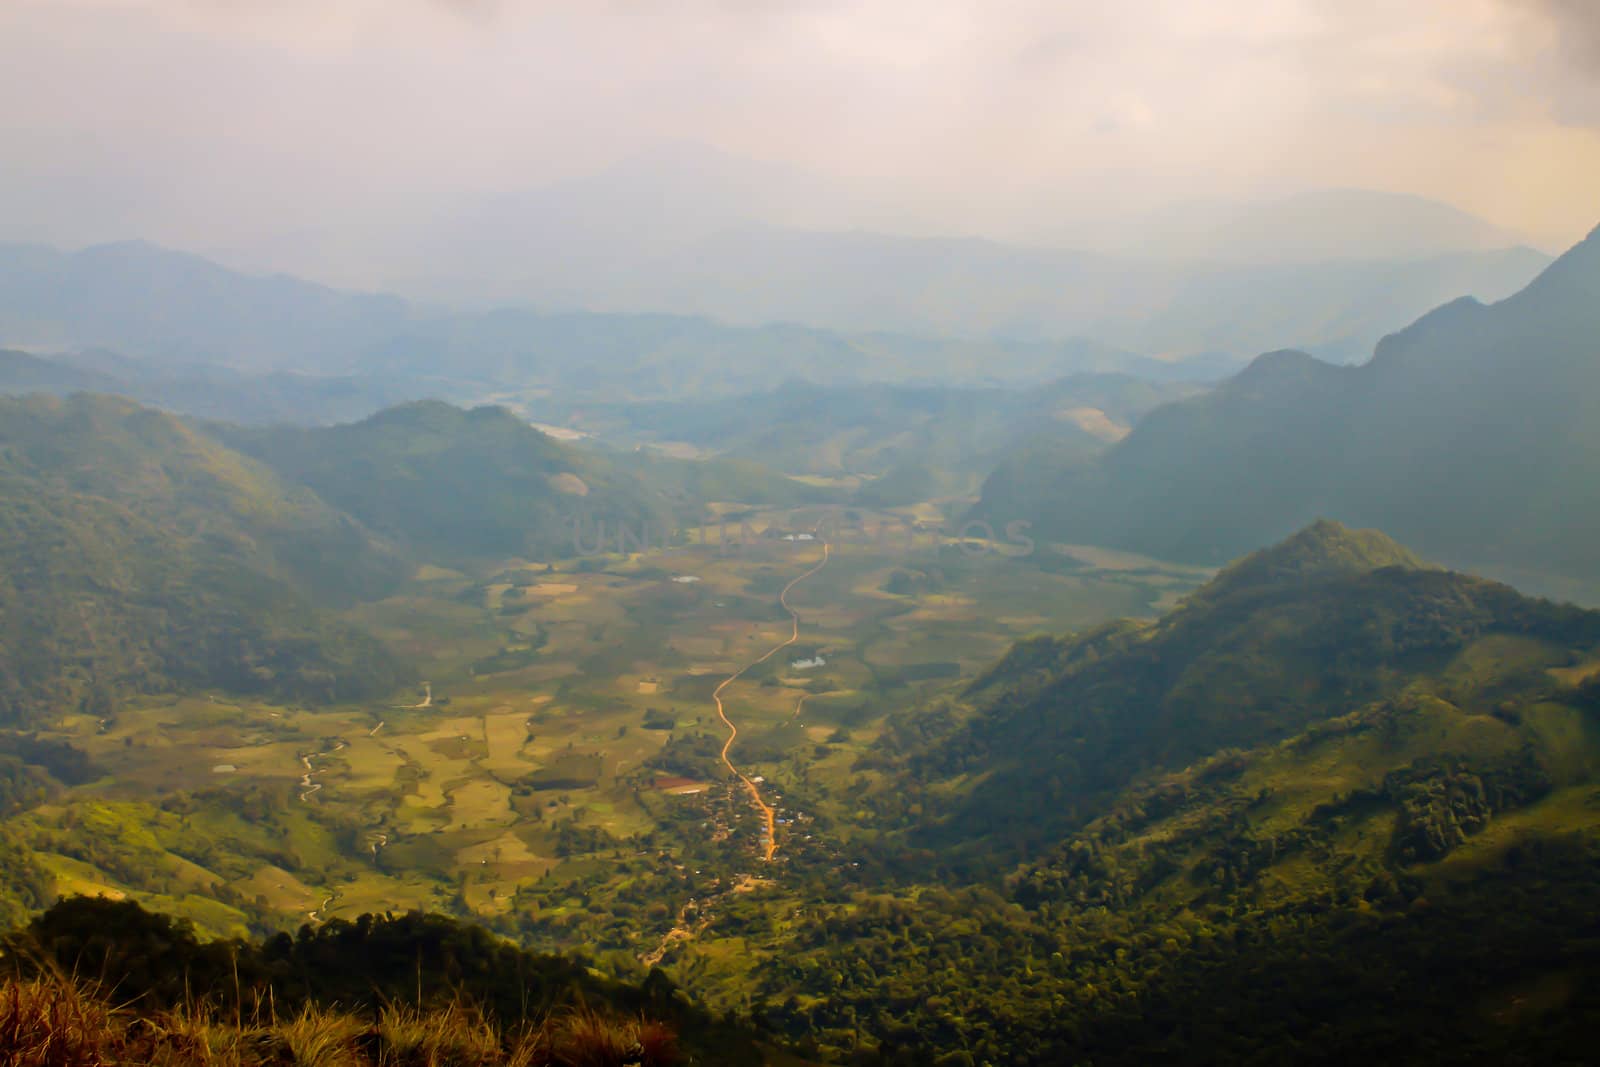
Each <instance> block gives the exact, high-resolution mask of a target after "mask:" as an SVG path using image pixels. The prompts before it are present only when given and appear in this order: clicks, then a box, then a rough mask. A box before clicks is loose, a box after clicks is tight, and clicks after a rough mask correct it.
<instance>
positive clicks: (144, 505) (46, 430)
mask: <svg viewBox="0 0 1600 1067" xmlns="http://www.w3.org/2000/svg"><path fill="white" fill-rule="evenodd" d="M0 528H3V531H4V532H3V535H0V556H3V565H0V629H3V631H4V637H3V639H0V705H3V707H0V715H3V717H4V718H5V719H7V720H10V721H18V720H27V719H30V718H32V717H33V716H35V715H36V714H38V713H39V712H41V711H42V710H44V709H45V708H50V709H53V710H56V711H66V710H72V709H74V708H82V709H83V710H87V711H90V712H92V713H98V714H104V713H106V712H107V711H109V710H110V698H111V695H112V694H114V693H119V692H127V691H151V690H159V689H164V688H168V687H172V686H185V687H210V686H216V687H221V688H226V689H230V690H234V691H239V692H258V693H268V694H273V695H277V696H282V697H292V698H295V699H338V698H347V697H350V696H356V695H369V694H373V693H377V692H382V691H385V690H387V689H390V688H392V687H393V686H394V685H395V684H396V683H397V681H398V680H399V678H400V676H401V672H400V671H399V670H398V668H397V667H396V665H395V664H394V662H393V661H392V660H391V659H390V658H389V657H388V655H387V654H386V653H385V652H384V651H383V650H382V649H381V647H380V646H378V644H377V643H376V642H374V641H373V640H371V639H370V638H368V637H365V636H364V635H362V634H360V633H359V632H357V631H355V630H353V629H351V628H349V627H347V626H344V625H341V624H339V623H337V622H334V621H332V619H331V617H330V616H328V615H327V614H326V613H325V611H324V610H323V607H322V605H327V604H329V603H331V602H338V601H345V600H349V599H352V598H354V597H358V596H363V595H370V594H374V593H377V592H379V591H381V590H383V589H386V588H388V587H390V586H391V585H392V584H393V583H394V582H395V581H396V580H398V578H399V577H400V576H401V575H402V573H403V568H402V567H401V565H400V562H399V560H398V559H397V558H396V557H395V556H394V555H393V553H392V552H390V551H389V550H388V549H386V548H385V547H383V545H382V544H381V543H379V542H377V541H375V540H374V539H373V538H372V536H371V535H370V534H369V533H367V532H366V531H365V530H363V529H362V528H361V527H360V526H359V525H358V524H356V523H354V522H352V521H351V520H350V519H348V518H347V517H346V516H344V515H341V514H339V513H338V512H335V511H333V510H331V509H329V508H328V507H327V506H326V505H324V504H323V503H322V502H321V501H320V500H318V499H317V498H316V497H315V496H314V495H312V494H311V493H310V492H308V491H306V490H303V489H298V488H294V487H291V486H289V485H286V484H285V483H283V482H282V481H280V480H279V479H278V478H277V477H275V476H274V475H273V474H272V473H271V472H270V471H268V470H267V469H266V468H264V467H262V466H261V465H260V464H258V463H256V462H254V461H251V460H249V459H246V458H245V457H243V456H241V455H239V454H238V453H236V452H233V451H231V450H230V449H228V448H226V447H224V446H223V445H221V444H219V443H218V442H216V441H215V440H213V439H211V438H209V437H207V436H205V435H203V434H201V433H199V432H198V431H196V430H195V429H194V428H193V427H191V426H188V425H187V424H185V423H183V422H181V421H180V420H178V419H176V418H173V417H171V416H168V415H165V414H161V413H159V412H153V411H149V410H147V409H144V408H140V407H138V406H137V405H134V404H132V403H129V402H127V401H122V400H115V399H111V398H106V397H92V396H75V397H73V398H70V399H67V400H58V399H54V398H50V397H35V398H30V399H26V400H3V401H0Z"/></svg>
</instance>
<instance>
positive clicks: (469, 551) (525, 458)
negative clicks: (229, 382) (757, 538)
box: [218, 401, 672, 561]
mask: <svg viewBox="0 0 1600 1067" xmlns="http://www.w3.org/2000/svg"><path fill="white" fill-rule="evenodd" d="M218 432H219V433H221V434H222V436H223V437H224V438H225V439H226V440H228V441H229V443H231V444H233V445H235V446H236V447H238V448H240V449H241V450H243V451H245V452H248V453H250V454H251V455H254V456H256V457H258V458H259V459H261V460H262V461H263V462H265V463H266V464H267V465H268V466H270V467H271V468H273V469H274V470H275V471H277V472H278V473H279V474H280V475H281V476H282V477H284V478H285V479H286V480H289V481H292V482H295V483H298V484H303V485H307V486H310V487H311V488H312V489H313V490H315V491H316V493H317V494H318V495H319V496H320V497H321V498H322V499H323V500H325V501H327V502H328V503H329V504H331V505H333V506H335V507H338V508H340V509H342V510H344V511H347V512H349V513H350V514H351V515H353V516H355V517H356V518H357V519H359V520H360V521H361V522H362V523H364V524H365V525H367V526H369V527H370V528H372V529H373V530H376V531H378V532H379V533H381V534H383V535H384V536H386V537H391V538H393V539H395V540H396V541H397V542H399V543H401V544H403V545H404V546H405V547H406V548H407V549H408V550H409V551H411V552H413V553H414V554H417V555H419V556H421V557H423V558H426V559H431V560H448V561H462V560H472V559H485V558H495V557H504V556H509V555H522V556H530V557H539V556H551V555H557V556H565V555H573V554H574V553H575V551H576V539H575V537H574V530H573V523H574V521H575V520H577V521H581V522H582V523H583V524H584V532H583V536H584V538H585V539H586V540H585V543H591V542H592V539H593V530H594V528H595V527H594V524H595V523H597V522H603V523H605V525H606V528H607V529H608V530H610V531H615V529H616V525H617V523H619V522H620V523H623V524H625V525H626V526H627V527H628V528H629V529H630V530H634V531H638V530H640V529H641V528H642V527H643V526H644V525H645V524H647V523H648V524H650V526H651V527H652V528H653V529H654V530H656V531H663V530H666V529H668V528H669V527H670V525H671V522H672V513H671V511H670V509H669V508H668V506H667V502H666V500H665V498H664V497H663V496H662V494H660V493H658V492H656V491H654V490H653V489H651V488H650V487H649V486H648V485H647V484H646V483H645V482H644V481H643V480H642V479H640V478H638V477H636V476H635V475H633V474H632V473H630V472H629V471H627V470H626V469H624V468H623V467H622V466H621V465H620V464H618V463H615V462H612V461H611V460H610V459H608V458H607V457H606V456H605V455H603V454H602V453H599V452H593V451H579V450H577V449H573V448H570V447H568V446H566V445H563V444H561V443H559V442H557V441H555V440H553V439H552V438H550V437H548V436H546V435H545V434H543V433H541V432H539V431H538V430H536V429H534V428H533V427H531V426H529V425H528V424H527V423H526V422H524V421H522V420H521V419H519V418H517V417H516V416H515V415H513V414H511V412H509V411H507V410H505V409H504V408H496V407H481V408H474V409H472V410H470V411H465V410H462V409H460V408H456V407H452V406H451V405H449V404H445V403H441V402H439V401H424V402H420V403H415V404H407V405H403V406H401V407H397V408H390V409H389V410H387V411H383V412H380V413H378V414H377V415H374V416H372V417H371V418H369V419H366V420H363V421H361V422H357V423H351V424H347V425H342V426H331V427H323V428H314V429H302V428H298V427H274V428H267V429H258V430H244V429H235V428H219V431H218ZM609 536H614V534H611V535H609Z"/></svg>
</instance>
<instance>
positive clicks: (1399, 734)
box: [760, 523, 1600, 1064]
mask: <svg viewBox="0 0 1600 1067" xmlns="http://www.w3.org/2000/svg"><path fill="white" fill-rule="evenodd" d="M1597 664H1600V613H1594V612H1584V611H1580V610H1577V609H1574V608H1567V607H1557V606H1555V605H1551V604H1548V603H1545V602H1542V601H1535V600H1530V599H1527V598H1524V597H1521V596H1519V595H1518V594H1517V593H1515V592H1514V591H1513V590H1511V589H1509V588H1506V587H1504V586H1499V585H1496V584H1494V583H1490V582H1485V581H1483V580H1481V579H1477V578H1472V577H1468V576H1465V575H1458V574H1453V573H1450V572H1447V571H1442V570H1435V569H1430V568H1426V567H1422V566H1420V565H1419V564H1418V561H1417V559H1416V557H1415V556H1413V555H1412V554H1411V553H1409V552H1408V551H1406V550H1405V549H1403V548H1401V547H1400V546H1398V545H1397V544H1395V543H1394V542H1392V541H1390V540H1389V539H1387V538H1385V537H1383V536H1382V535H1380V534H1376V533H1361V532H1353V531H1348V530H1345V529H1343V528H1341V527H1339V526H1337V525H1335V524H1332V523H1320V524H1317V525H1315V526H1313V527H1311V528H1310V529H1308V530H1306V531H1303V532H1302V533H1301V534H1299V535H1297V536H1296V537H1294V538H1292V539H1290V540H1289V541H1288V542H1286V543H1285V544H1282V545H1279V546H1277V547H1275V548H1273V549H1269V550H1266V551H1263V552H1260V553H1257V554H1255V555H1253V556H1251V557H1248V558H1246V559H1245V560H1243V561H1241V562H1240V563H1239V564H1237V565H1235V566H1234V567H1232V568H1230V569H1229V570H1227V571H1225V572H1224V573H1223V574H1221V575H1220V576H1219V577H1218V578H1217V579H1216V580H1215V581H1214V582H1213V583H1212V584H1211V585H1209V586H1207V587H1205V588H1203V589H1202V590H1201V591H1200V592H1198V593H1196V594H1194V595H1193V596H1191V597H1190V598H1189V600H1188V601H1187V602H1186V603H1185V604H1184V605H1183V606H1181V607H1180V608H1178V609H1177V610H1175V611H1173V612H1171V613H1170V614H1168V615H1167V616H1166V617H1164V618H1163V619H1161V620H1160V621H1158V622H1155V623H1151V624H1138V623H1127V624H1121V625H1116V626H1110V627H1105V628H1102V629H1100V630H1098V631H1093V632H1090V633H1087V634H1084V635H1082V636H1079V637H1072V638H1039V639H1036V640H1032V641H1028V642H1024V643H1023V644H1020V645H1019V646H1018V647H1017V648H1016V649H1014V650H1013V652H1012V653H1011V654H1010V655H1009V656H1007V657H1006V659H1005V660H1004V661H1002V662H1001V663H1000V664H998V665H997V666H996V667H995V668H994V669H993V670H992V671H990V672H989V673H988V674H987V675H986V676H984V677H983V678H981V679H980V680H979V681H978V683H977V684H976V685H975V686H974V687H973V689H972V691H971V692H970V694H969V701H970V703H966V704H959V705H956V706H955V707H953V708H952V707H945V708H943V709H940V708H930V709H924V710H922V711H920V712H918V713H916V714H905V715H901V716H897V717H895V718H894V719H892V720H891V723H890V726H889V729H888V730H887V731H886V733H885V735H884V737H883V739H882V740H881V741H880V743H879V746H878V748H879V750H880V753H881V754H882V755H883V756H884V757H887V758H890V759H892V760H893V761H895V763H896V764H897V765H898V766H899V767H900V770H899V771H898V773H896V774H891V775H889V776H887V777H886V778H885V779H884V784H883V786H882V788H881V789H880V790H878V791H876V796H874V797H872V798H871V799H870V800H869V801H868V803H871V804H872V805H873V806H874V807H875V808H876V809H877V810H879V811H880V812H883V813H885V814H889V813H898V815H897V816H896V817H898V818H905V819H906V823H905V826H906V829H905V830H904V832H903V836H901V837H899V841H900V843H899V844H898V845H897V846H894V847H885V845H884V844H882V843H880V845H879V851H880V852H882V853H884V854H885V855H886V856H887V857H888V858H889V866H890V868H891V869H892V870H893V871H894V872H895V874H894V876H893V878H892V879H891V884H892V885H893V886H894V888H893V889H892V890H891V889H889V887H888V885H885V886H884V887H883V890H881V891H879V892H870V891H868V892H863V893H860V894H858V895H857V896H856V897H855V898H854V900H853V901H852V902H851V903H850V904H848V905H845V906H837V905H836V906H827V907H824V908H822V909H821V910H820V916H821V921H820V922H817V923H815V924H810V925H808V926H807V927H806V928H804V929H802V930H799V931H797V932H796V935H795V939H794V943H793V946H792V947H791V948H790V949H789V950H788V951H786V953H785V954H784V959H783V962H782V963H780V964H776V965H775V966H774V967H773V968H772V969H770V970H769V971H767V972H764V973H763V974H762V975H761V977H760V980H761V982H762V987H763V988H764V989H765V990H766V991H767V994H768V996H769V997H770V998H771V1000H772V1001H773V1003H775V1004H776V1003H777V1002H779V1001H784V1006H783V1007H782V1008H775V1009H774V1012H773V1014H774V1016H775V1017H776V1018H779V1019H781V1020H783V1023H782V1025H784V1026H786V1027H789V1028H790V1030H789V1032H791V1033H792V1034H794V1035H796V1036H799V1035H801V1034H803V1033H806V1032H808V1031H810V1032H816V1033H824V1034H833V1035H835V1036H837V1035H838V1034H839V1033H840V1031H841V1030H842V1029H845V1028H848V1027H850V1026H857V1027H862V1026H865V1027H867V1028H869V1029H870V1030H872V1031H873V1032H875V1033H878V1034H882V1035H886V1036H885V1042H884V1044H885V1050H893V1055H892V1056H890V1057H889V1060H890V1062H897V1063H917V1062H923V1061H922V1060H919V1059H918V1058H917V1057H918V1056H919V1055H931V1054H932V1050H934V1049H948V1048H950V1047H952V1046H953V1045H954V1046H958V1047H960V1048H964V1049H966V1050H967V1054H968V1055H970V1057H971V1058H970V1059H962V1058H960V1055H959V1054H953V1055H954V1056H955V1058H951V1059H949V1060H948V1062H950V1063H977V1062H982V1061H983V1060H984V1059H986V1058H987V1059H989V1060H991V1061H992V1062H1002V1061H1003V1062H1007V1063H1019V1064H1046V1063H1061V1062H1094V1063H1130V1064H1131V1063H1146V1062H1152V1061H1154V1060H1169V1059H1174V1058H1175V1060H1176V1061H1181V1062H1259V1063H1268V1062H1282V1060H1283V1058H1284V1057H1285V1055H1287V1054H1290V1053H1288V1052H1286V1050H1292V1056H1293V1058H1295V1059H1296V1060H1304V1061H1309V1062H1329V1063H1335V1062H1350V1060H1351V1059H1352V1058H1356V1057H1363V1056H1372V1055H1380V1056H1388V1057H1393V1058H1396V1059H1403V1060H1405V1061H1406V1062H1425V1063H1433V1062H1437V1063H1449V1062H1462V1061H1464V1060H1482V1061H1483V1062H1490V1061H1495V1062H1529V1063H1532V1062H1551V1061H1559V1062H1577V1060H1574V1059H1572V1057H1574V1056H1577V1055H1579V1050H1580V1049H1581V1048H1582V1046H1583V1042H1584V1037H1583V1035H1584V1034H1585V1033H1587V1032H1589V1031H1590V1028H1592V1027H1593V1026H1594V1025H1595V1023H1596V1019H1597V1012H1600V1001H1596V999H1595V997H1594V995H1593V992H1592V990H1593V988H1594V986H1593V980H1594V978H1595V977H1596V976H1600V951H1597V950H1596V947H1595V946H1596V944H1597V942H1596V941H1595V940H1594V938H1595V935H1596V933H1597V932H1600V912H1597V911H1596V910H1595V908H1594V905H1593V901H1592V899H1591V896H1592V894H1591V889H1592V880H1593V879H1594V878H1595V877H1596V875H1597V872H1600V853H1597V851H1596V849H1595V846H1594V838H1593V834H1594V832H1595V830H1596V828H1597V826H1600V803H1597V800H1600V793H1597V792H1596V783H1597V781H1600V775H1597V771H1600V744H1597V743H1596V741H1595V736H1596V730H1597V727H1600V720H1597V719H1596V716H1597V714H1600V688H1597V686H1596V683H1595V682H1594V681H1593V680H1592V679H1593V671H1594V668H1595V666H1596V665H1597ZM941 724H942V725H941ZM919 812H925V813H926V816H927V817H926V818H914V817H912V818H907V817H908V816H911V815H913V814H914V813H919ZM930 846H932V847H930ZM1019 861H1020V862H1019ZM934 870H937V871H939V872H942V873H941V874H940V876H939V877H938V878H934V877H932V872H933V871H934ZM997 871H1005V872H1007V873H1006V874H1004V875H1003V876H1000V877H997V876H996V874H995V872H997ZM963 883H965V884H966V888H960V886H961V885H962V884H963ZM786 997H788V998H790V999H788V1000H786V1001H785V1000H784V998H786ZM894 1056H898V1057H899V1058H898V1059H896V1058H894Z"/></svg>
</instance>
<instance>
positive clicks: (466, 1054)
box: [0, 976, 683, 1067]
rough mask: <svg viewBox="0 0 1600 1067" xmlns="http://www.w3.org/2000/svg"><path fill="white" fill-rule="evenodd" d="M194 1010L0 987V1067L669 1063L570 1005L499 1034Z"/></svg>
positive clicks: (452, 1011) (673, 1058)
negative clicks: (145, 1010) (150, 1009)
mask: <svg viewBox="0 0 1600 1067" xmlns="http://www.w3.org/2000/svg"><path fill="white" fill-rule="evenodd" d="M266 1014H267V1015H268V1016H269V1018H267V1019H265V1020H263V1019H262V1018H260V1016H261V1015H262V1013H261V1012H257V1013H256V1016H257V1017H256V1018H254V1019H251V1020H245V1019H242V1018H240V1017H237V1016H235V1017H222V1016H219V1015H217V1014H215V1013H213V1012H211V1011H210V1010H208V1009H206V1008H205V1007H204V1006H200V1007H193V1008H189V1009H186V1010H183V1011H176V1012H156V1013H149V1014H141V1013H139V1012H138V1011H136V1010H134V1009H133V1008H131V1007H116V1006H112V1005H111V1004H109V1003H108V1002H107V1001H106V1000H105V999H104V998H103V997H101V996H99V995H97V994H96V992H95V991H94V990H92V989H87V988H85V987H83V986H80V985H79V984H77V983H75V982H73V981H71V980H68V979H66V978H64V977H60V976H51V977H44V978H36V979H28V980H22V979H4V980H0V1067H120V1065H124V1064H145V1065H149V1067H624V1065H637V1067H674V1065H676V1064H680V1063H682V1062H683V1059H682V1057H681V1056H680V1054H679V1052H678V1046H677V1040H676V1037H675V1035H674V1034H673V1033H672V1031H671V1030H669V1029H667V1028H666V1027H664V1026H661V1025H660V1024H658V1023H654V1022H651V1021H649V1020H647V1019H631V1018H619V1017H616V1016H611V1015H605V1014H602V1013H599V1012H595V1011H590V1010H578V1011H572V1012H567V1013H564V1014H561V1015H557V1016H553V1017H551V1018H549V1019H546V1020H545V1021H544V1023H543V1024H542V1025H540V1026H537V1027H530V1028H528V1029H526V1030H524V1031H523V1032H521V1033H520V1034H518V1035H515V1036H512V1037H507V1036H504V1035H502V1034H501V1033H500V1032H499V1031H497V1030H496V1028H495V1027H494V1026H493V1024H492V1023H491V1022H490V1021H489V1020H488V1019H486V1018H485V1017H484V1016H483V1015H482V1014H481V1013H480V1012H477V1011H475V1010H474V1009H473V1008H472V1007H470V1006H469V1005H465V1004H461V1003H456V1004H452V1005H450V1006H449V1007H447V1008H444V1009H442V1010H437V1011H417V1010H415V1009H411V1008H405V1007H398V1006H391V1007H388V1008H385V1009H384V1010H383V1011H382V1012H380V1013H379V1014H378V1016H377V1018H376V1019H369V1018H361V1017H358V1016H355V1015H350V1014H346V1013H342V1012H338V1011H330V1010H324V1009H320V1008H307V1009H305V1010H303V1011H301V1012H300V1013H299V1014H297V1015H294V1016H293V1017H291V1018H288V1019H286V1020H281V1021H280V1020H277V1019H275V1018H270V1016H271V1014H272V1013H271V1012H270V1011H269V1012H267V1013H266Z"/></svg>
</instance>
